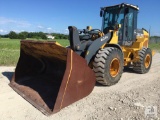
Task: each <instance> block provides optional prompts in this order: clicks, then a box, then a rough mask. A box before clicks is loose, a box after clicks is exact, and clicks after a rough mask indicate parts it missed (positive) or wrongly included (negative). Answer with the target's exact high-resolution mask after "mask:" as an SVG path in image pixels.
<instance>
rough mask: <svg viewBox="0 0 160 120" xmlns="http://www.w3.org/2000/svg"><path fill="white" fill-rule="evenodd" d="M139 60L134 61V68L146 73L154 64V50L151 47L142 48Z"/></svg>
mask: <svg viewBox="0 0 160 120" xmlns="http://www.w3.org/2000/svg"><path fill="white" fill-rule="evenodd" d="M138 55H139V61H138V62H136V63H134V64H133V65H134V66H133V70H134V71H135V72H138V73H141V74H144V73H147V72H148V71H149V70H150V67H151V64H152V52H151V49H150V48H142V49H141V50H140V51H139V52H138Z"/></svg>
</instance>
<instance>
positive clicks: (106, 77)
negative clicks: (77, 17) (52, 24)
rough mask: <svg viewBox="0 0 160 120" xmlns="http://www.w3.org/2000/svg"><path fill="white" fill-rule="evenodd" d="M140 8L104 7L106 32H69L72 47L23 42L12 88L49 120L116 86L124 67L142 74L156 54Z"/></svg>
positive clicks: (82, 30) (93, 30)
mask: <svg viewBox="0 0 160 120" xmlns="http://www.w3.org/2000/svg"><path fill="white" fill-rule="evenodd" d="M138 11H139V8H138V6H135V5H131V4H125V3H122V4H119V5H114V6H108V7H102V8H101V10H100V16H101V17H102V29H101V30H99V29H92V28H91V26H87V28H86V29H81V30H80V29H77V28H76V27H74V26H69V27H68V30H69V42H70V46H68V47H62V46H61V45H60V44H59V43H57V42H55V41H33V40H21V48H20V49H21V50H20V58H19V61H18V63H17V66H16V69H15V73H14V75H13V77H12V80H11V82H10V84H9V85H10V86H11V87H12V88H13V89H14V90H15V91H16V92H17V93H19V94H20V95H21V96H22V97H23V98H25V99H26V100H27V101H29V102H30V103H31V104H33V105H34V106H35V107H36V108H37V109H39V110H40V111H41V112H43V113H44V114H46V115H50V114H53V113H56V112H58V111H60V110H61V109H62V108H64V107H66V106H68V105H70V104H72V103H74V102H76V101H78V100H80V99H82V98H84V97H85V96H87V95H89V94H90V93H91V92H92V90H93V88H94V86H95V83H96V81H97V82H98V83H100V84H102V85H104V86H111V85H114V84H116V83H117V82H118V81H119V80H120V78H121V76H122V73H123V68H124V66H126V67H130V68H132V69H133V70H134V71H135V72H137V73H140V74H143V73H147V72H148V71H149V70H150V67H151V63H152V55H153V52H152V51H151V49H150V48H148V41H149V33H148V31H147V30H145V29H144V28H142V29H137V14H138Z"/></svg>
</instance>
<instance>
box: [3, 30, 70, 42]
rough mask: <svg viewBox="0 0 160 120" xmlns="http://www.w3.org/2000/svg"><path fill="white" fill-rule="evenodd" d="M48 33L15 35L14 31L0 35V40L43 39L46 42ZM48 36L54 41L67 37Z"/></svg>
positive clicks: (60, 35)
mask: <svg viewBox="0 0 160 120" xmlns="http://www.w3.org/2000/svg"><path fill="white" fill-rule="evenodd" d="M46 35H48V33H43V32H26V31H24V32H20V33H16V32H14V31H10V32H9V33H8V34H6V35H0V37H1V38H10V39H26V38H34V39H44V40H47V36H46ZM50 35H52V36H54V37H55V39H68V35H65V34H60V33H51V34H50Z"/></svg>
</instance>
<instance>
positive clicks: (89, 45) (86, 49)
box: [68, 26, 112, 64]
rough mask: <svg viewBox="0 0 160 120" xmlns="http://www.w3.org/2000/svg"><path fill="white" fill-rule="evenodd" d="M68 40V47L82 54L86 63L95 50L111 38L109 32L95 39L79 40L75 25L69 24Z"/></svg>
mask: <svg viewBox="0 0 160 120" xmlns="http://www.w3.org/2000/svg"><path fill="white" fill-rule="evenodd" d="M68 29H69V41H70V48H71V49H72V50H73V51H74V52H76V53H77V54H79V55H80V56H82V57H83V58H84V59H85V60H86V61H87V64H89V63H90V61H91V59H92V58H93V56H95V54H96V53H97V51H98V50H99V49H100V48H101V47H102V46H103V45H104V44H105V43H109V42H110V40H111V38H112V33H111V32H109V33H107V34H105V35H104V36H102V37H100V38H97V39H96V40H94V41H93V40H91V39H90V40H83V41H80V38H79V33H78V30H77V28H76V27H74V26H69V27H68Z"/></svg>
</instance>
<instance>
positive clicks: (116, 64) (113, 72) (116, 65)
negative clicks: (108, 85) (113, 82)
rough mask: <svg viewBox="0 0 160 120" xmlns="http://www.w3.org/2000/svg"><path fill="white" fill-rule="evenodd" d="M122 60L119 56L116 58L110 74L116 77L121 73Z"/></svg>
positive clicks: (112, 62)
mask: <svg viewBox="0 0 160 120" xmlns="http://www.w3.org/2000/svg"><path fill="white" fill-rule="evenodd" d="M119 68H120V62H119V60H118V59H117V58H114V59H113V60H112V61H111V64H110V75H111V76H112V77H115V76H116V75H117V74H118V73H119Z"/></svg>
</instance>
